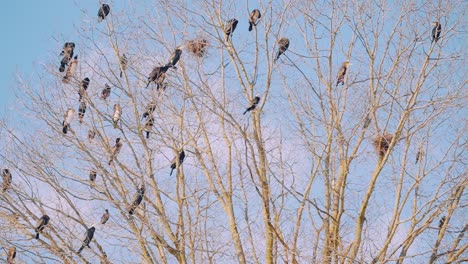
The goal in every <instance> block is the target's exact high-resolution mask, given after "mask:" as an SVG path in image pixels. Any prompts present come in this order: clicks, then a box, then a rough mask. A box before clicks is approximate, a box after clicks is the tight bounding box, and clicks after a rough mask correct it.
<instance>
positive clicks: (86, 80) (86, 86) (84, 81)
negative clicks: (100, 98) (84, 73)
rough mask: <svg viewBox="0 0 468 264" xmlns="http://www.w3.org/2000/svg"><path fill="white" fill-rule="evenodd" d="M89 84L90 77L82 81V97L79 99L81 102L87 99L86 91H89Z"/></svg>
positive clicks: (80, 93) (80, 92)
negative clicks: (84, 98)
mask: <svg viewBox="0 0 468 264" xmlns="http://www.w3.org/2000/svg"><path fill="white" fill-rule="evenodd" d="M89 82H90V80H89V78H88V77H86V78H84V79H83V80H82V81H81V86H80V90H78V95H79V96H80V97H79V99H78V100H79V101H81V100H83V97H85V95H86V90H88V86H89Z"/></svg>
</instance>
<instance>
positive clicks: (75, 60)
mask: <svg viewBox="0 0 468 264" xmlns="http://www.w3.org/2000/svg"><path fill="white" fill-rule="evenodd" d="M76 67H78V55H76V56H75V57H74V58H73V60H72V61H71V62H70V65H68V68H67V72H66V73H65V76H63V79H62V82H63V83H69V82H70V78H71V77H72V76H73V75H75V72H76Z"/></svg>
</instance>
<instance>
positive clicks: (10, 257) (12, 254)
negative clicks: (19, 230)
mask: <svg viewBox="0 0 468 264" xmlns="http://www.w3.org/2000/svg"><path fill="white" fill-rule="evenodd" d="M15 257H16V247H10V249H8V256H7V264H13V260H14V259H15Z"/></svg>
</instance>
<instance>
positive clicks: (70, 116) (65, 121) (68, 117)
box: [62, 108, 75, 134]
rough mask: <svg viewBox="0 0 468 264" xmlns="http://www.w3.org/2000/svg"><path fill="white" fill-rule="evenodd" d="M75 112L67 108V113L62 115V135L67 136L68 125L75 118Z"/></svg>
mask: <svg viewBox="0 0 468 264" xmlns="http://www.w3.org/2000/svg"><path fill="white" fill-rule="evenodd" d="M74 114H75V110H73V108H69V109H68V110H67V112H65V114H64V115H63V122H62V132H63V133H64V134H67V132H68V129H70V124H71V122H72V121H73V118H74V117H75V115H74Z"/></svg>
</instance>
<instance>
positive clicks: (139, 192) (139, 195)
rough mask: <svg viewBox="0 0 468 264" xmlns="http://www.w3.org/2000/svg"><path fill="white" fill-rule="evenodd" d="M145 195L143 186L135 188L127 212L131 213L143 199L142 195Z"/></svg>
mask: <svg viewBox="0 0 468 264" xmlns="http://www.w3.org/2000/svg"><path fill="white" fill-rule="evenodd" d="M144 195H145V186H143V185H141V187H140V189H138V190H137V194H136V196H135V198H134V199H133V202H132V205H130V207H129V208H128V214H129V215H133V213H134V212H135V209H136V208H137V207H138V205H140V204H141V201H143V197H144Z"/></svg>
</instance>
